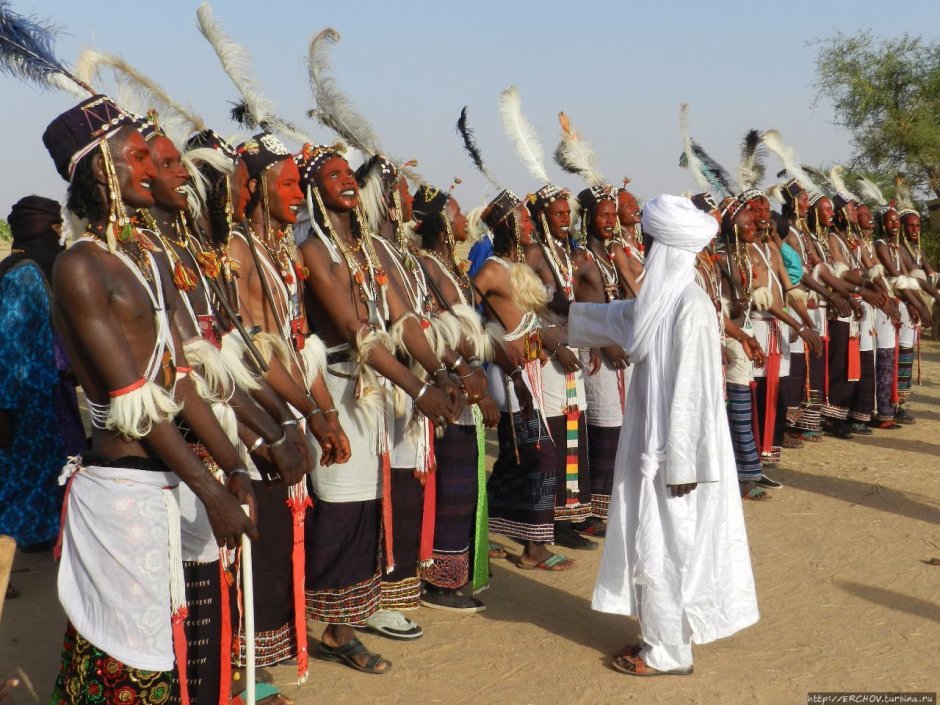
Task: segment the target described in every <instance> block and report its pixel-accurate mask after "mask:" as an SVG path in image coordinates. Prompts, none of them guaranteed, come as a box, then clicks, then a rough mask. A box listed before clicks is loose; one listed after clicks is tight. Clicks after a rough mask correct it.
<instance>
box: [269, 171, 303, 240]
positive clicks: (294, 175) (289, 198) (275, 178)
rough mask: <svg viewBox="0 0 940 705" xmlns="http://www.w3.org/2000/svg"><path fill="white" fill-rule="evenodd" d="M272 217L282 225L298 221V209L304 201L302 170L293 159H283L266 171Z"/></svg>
mask: <svg viewBox="0 0 940 705" xmlns="http://www.w3.org/2000/svg"><path fill="white" fill-rule="evenodd" d="M265 181H266V182H267V185H268V207H269V208H270V212H271V219H272V220H274V221H276V222H277V223H280V224H281V225H291V224H293V223H296V222H297V211H298V209H299V208H300V206H301V204H302V203H303V202H304V195H303V193H302V192H301V190H300V171H299V170H298V169H297V165H296V164H295V163H294V160H293V159H282V160H281V161H280V162H278V163H277V164H275V165H274V166H272V167H271V168H270V169H268V170H267V172H265Z"/></svg>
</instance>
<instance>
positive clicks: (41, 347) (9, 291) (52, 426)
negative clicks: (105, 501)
mask: <svg viewBox="0 0 940 705" xmlns="http://www.w3.org/2000/svg"><path fill="white" fill-rule="evenodd" d="M58 384H59V373H58V370H57V369H56V359H55V351H54V347H53V330H52V319H51V317H50V312H49V292H48V289H47V288H46V283H45V279H44V278H43V275H42V272H41V271H40V269H39V267H37V266H36V265H35V264H34V263H32V262H30V261H24V262H22V263H21V264H19V265H17V266H15V267H13V268H12V269H11V270H10V271H8V272H7V273H6V274H5V275H4V276H3V278H2V279H0V409H5V410H7V411H8V412H9V413H10V415H11V416H12V418H13V426H14V428H13V442H12V444H11V446H10V447H9V448H6V449H0V534H9V535H10V536H12V537H13V538H14V539H16V542H17V543H18V544H19V545H20V546H30V545H34V544H39V543H42V542H46V541H53V540H55V538H56V536H57V535H58V532H59V512H60V506H61V490H60V488H59V485H58V481H57V478H58V475H59V472H60V470H61V469H62V466H63V465H64V464H65V460H66V453H65V449H64V447H63V440H62V434H61V433H60V431H59V423H58V417H57V415H56V404H55V397H56V389H57V387H58Z"/></svg>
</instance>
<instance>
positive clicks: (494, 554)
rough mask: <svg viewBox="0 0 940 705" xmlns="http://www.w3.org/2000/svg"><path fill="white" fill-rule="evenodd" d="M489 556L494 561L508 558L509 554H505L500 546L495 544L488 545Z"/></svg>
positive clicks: (504, 550)
mask: <svg viewBox="0 0 940 705" xmlns="http://www.w3.org/2000/svg"><path fill="white" fill-rule="evenodd" d="M489 556H490V558H494V559H496V560H502V559H504V558H509V554H508V553H506V549H504V548H503V547H502V546H499V545H497V544H495V543H491V544H490V550H489Z"/></svg>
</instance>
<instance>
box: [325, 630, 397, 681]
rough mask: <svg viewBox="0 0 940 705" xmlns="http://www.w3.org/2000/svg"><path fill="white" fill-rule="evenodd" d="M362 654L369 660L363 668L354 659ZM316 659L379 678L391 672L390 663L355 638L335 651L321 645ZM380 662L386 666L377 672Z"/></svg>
mask: <svg viewBox="0 0 940 705" xmlns="http://www.w3.org/2000/svg"><path fill="white" fill-rule="evenodd" d="M362 654H369V658H368V660H367V661H366V663H365V665H364V666H361V665H359V663H358V662H357V661H356V659H355V657H356V656H360V655H362ZM317 658H319V659H320V660H322V661H333V662H335V663H342V664H345V665H347V666H349V667H350V668H352V669H354V670H356V671H360V672H362V673H374V674H375V675H379V676H381V675H384V674H386V673H388V672H389V671H391V670H392V662H391V661H389V660H388V659H384V658H382V657H381V656H379V654H377V653H374V652H372V651H369V650H368V649H367V648H366V647H365V644H363V643H362V642H361V641H359V639H357V638H356V637H353V638H352V639H350V640H349V641H347V642H346V643H345V644H343V645H342V646H337V647H336V648H335V649H332V648H330V647H329V646H327V645H326V644H323V643H321V644H320V646H319V647H318V648H317ZM380 661H384V662H385V663H386V664H388V665H387V666H386V667H385V669H383V670H381V671H377V670H376V666H378V665H379V662H380Z"/></svg>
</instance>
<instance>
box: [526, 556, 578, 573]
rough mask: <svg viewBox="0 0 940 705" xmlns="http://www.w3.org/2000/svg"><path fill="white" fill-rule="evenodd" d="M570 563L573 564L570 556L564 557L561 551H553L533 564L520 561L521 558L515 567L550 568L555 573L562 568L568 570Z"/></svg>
mask: <svg viewBox="0 0 940 705" xmlns="http://www.w3.org/2000/svg"><path fill="white" fill-rule="evenodd" d="M562 565H565V567H564V568H562V567H560V566H562ZM572 565H574V561H573V560H571V559H570V558H566V557H565V555H564V554H562V553H553V554H552V555H550V556H549V557H548V558H546V559H545V560H544V561H541V562H540V563H536V564H535V565H526V564H525V563H523V562H522V559H521V558H520V559H519V562H518V563H516V567H518V568H521V569H522V570H551V571H554V572H556V573H560V572H561V571H563V570H568V569H569V568H570V567H571V566H572Z"/></svg>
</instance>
